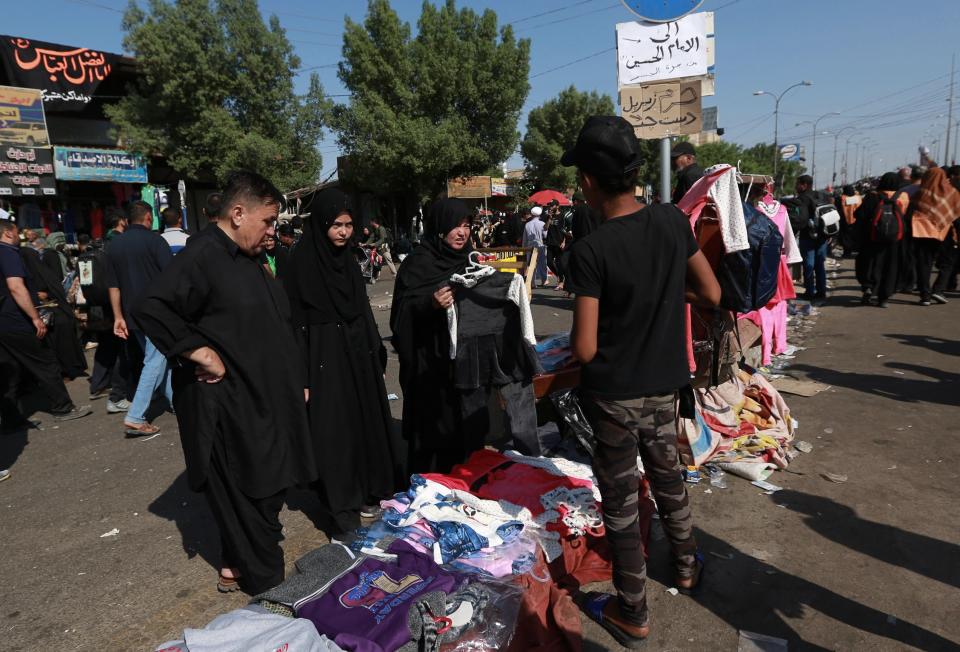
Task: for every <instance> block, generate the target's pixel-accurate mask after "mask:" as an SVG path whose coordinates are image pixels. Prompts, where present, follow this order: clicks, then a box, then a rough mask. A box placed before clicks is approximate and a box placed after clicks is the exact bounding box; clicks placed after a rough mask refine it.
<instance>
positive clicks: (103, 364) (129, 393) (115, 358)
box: [90, 331, 137, 403]
mask: <svg viewBox="0 0 960 652" xmlns="http://www.w3.org/2000/svg"><path fill="white" fill-rule="evenodd" d="M130 366H131V365H130V356H129V355H128V353H127V347H126V346H124V343H123V340H121V339H120V338H119V337H117V336H116V335H114V334H113V333H111V332H109V331H101V332H99V333H97V350H96V353H94V355H93V372H92V373H91V374H90V393H91V394H96V393H97V392H101V391H103V390H105V389H109V390H110V400H111V401H113V402H114V403H117V402H119V401H122V400H123V399H127V400H128V401H131V400H133V394H134V393H135V392H136V391H137V386H136V384H134V385H133V386H132V387H131V385H130V376H131V373H130Z"/></svg>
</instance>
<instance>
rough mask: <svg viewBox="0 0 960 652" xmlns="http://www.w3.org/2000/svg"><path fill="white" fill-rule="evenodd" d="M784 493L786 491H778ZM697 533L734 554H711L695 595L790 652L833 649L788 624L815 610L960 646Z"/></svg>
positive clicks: (935, 646)
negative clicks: (778, 640)
mask: <svg viewBox="0 0 960 652" xmlns="http://www.w3.org/2000/svg"><path fill="white" fill-rule="evenodd" d="M783 493H786V491H784V492H778V495H779V494H783ZM696 537H697V542H698V544H699V546H700V548H701V550H703V551H705V552H707V553H717V554H720V555H725V556H727V555H733V558H732V559H731V560H729V561H727V560H724V559H718V558H717V557H715V556H714V555H712V554H707V556H706V559H707V571H706V576H705V583H704V588H703V591H702V592H701V593H700V595H699V596H698V597H696V598H694V599H695V600H696V601H697V602H698V604H700V605H702V606H703V607H706V608H707V609H709V610H710V611H712V612H713V613H714V614H715V615H716V616H718V617H720V618H723V619H724V620H725V621H726V622H727V623H729V624H730V626H731V627H733V628H735V629H737V630H747V631H751V632H760V633H763V634H766V635H768V636H776V637H779V638H783V639H786V640H787V641H789V642H790V649H791V650H828V649H831V648H825V647H821V646H819V645H816V644H814V643H810V642H808V641H805V640H803V639H802V638H801V637H800V635H799V634H797V632H796V630H794V629H793V627H792V626H791V625H790V623H789V620H792V619H798V618H802V617H804V615H805V613H806V612H807V610H808V609H812V610H814V611H817V612H819V613H821V614H823V615H824V616H827V617H828V618H831V619H833V620H834V621H836V622H837V623H843V624H845V625H847V626H849V627H853V628H856V629H859V630H861V631H864V632H867V633H869V634H872V635H874V636H880V637H883V638H886V639H889V640H891V641H899V642H900V643H902V644H906V645H913V646H915V647H917V648H919V649H921V650H956V649H960V648H958V645H957V644H956V643H954V642H952V641H950V640H948V639H946V638H944V637H942V636H940V635H939V634H936V633H934V632H931V631H929V630H927V629H924V628H923V627H920V626H919V625H915V624H913V623H911V622H909V621H905V620H899V619H893V618H891V617H889V615H888V614H886V613H884V612H882V611H880V610H877V609H874V608H873V607H869V606H867V605H865V604H862V603H860V602H857V601H856V600H853V599H851V598H848V597H846V596H843V595H840V594H838V593H835V592H833V591H831V590H830V589H827V588H825V587H823V586H820V585H819V584H815V583H814V582H811V581H809V580H806V579H804V578H802V577H798V576H796V575H791V574H789V573H784V572H783V571H781V570H780V569H779V568H777V567H776V566H774V565H773V564H771V563H769V562H766V561H764V560H762V559H758V558H757V557H754V556H751V555H748V554H744V552H743V551H742V550H740V549H737V548H735V547H733V546H731V545H729V544H728V543H726V542H725V541H723V540H721V539H718V538H716V537H713V536H711V535H709V534H707V533H705V532H703V531H697V532H696ZM666 558H669V557H666ZM953 558H954V559H955V558H956V557H953ZM667 577H669V576H667ZM667 577H665V578H664V579H667ZM671 585H672V584H668V586H671ZM655 624H656V623H655V621H654V625H655Z"/></svg>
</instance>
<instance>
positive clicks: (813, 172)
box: [810, 111, 840, 187]
mask: <svg viewBox="0 0 960 652" xmlns="http://www.w3.org/2000/svg"><path fill="white" fill-rule="evenodd" d="M832 115H840V112H839V111H831V112H830V113H824V114H823V115H822V116H820V117H819V118H817V119H816V120H814V121H813V161H812V162H811V168H810V176H811V177H813V186H814V187H816V186H817V127H818V126H819V125H820V121H821V120H823V119H824V118H829V117H830V116H832Z"/></svg>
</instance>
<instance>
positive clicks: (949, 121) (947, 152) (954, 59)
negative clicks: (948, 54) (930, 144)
mask: <svg viewBox="0 0 960 652" xmlns="http://www.w3.org/2000/svg"><path fill="white" fill-rule="evenodd" d="M956 64H957V55H956V54H954V55H953V57H952V58H951V59H950V99H948V100H947V101H948V102H949V103H950V110H949V111H948V112H947V144H946V145H945V146H944V149H943V158H944V161H943V162H944V163H947V160H946V159H948V158H950V127H952V126H953V76H954V75H953V72H954V68H955V67H956Z"/></svg>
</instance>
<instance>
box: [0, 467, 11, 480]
mask: <svg viewBox="0 0 960 652" xmlns="http://www.w3.org/2000/svg"><path fill="white" fill-rule="evenodd" d="M9 479H10V469H3V470H2V471H0V482H3V481H4V480H9Z"/></svg>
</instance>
